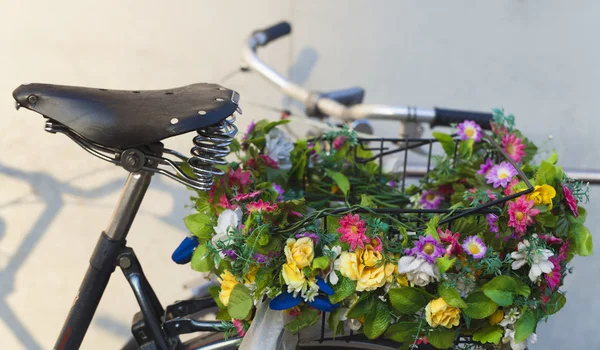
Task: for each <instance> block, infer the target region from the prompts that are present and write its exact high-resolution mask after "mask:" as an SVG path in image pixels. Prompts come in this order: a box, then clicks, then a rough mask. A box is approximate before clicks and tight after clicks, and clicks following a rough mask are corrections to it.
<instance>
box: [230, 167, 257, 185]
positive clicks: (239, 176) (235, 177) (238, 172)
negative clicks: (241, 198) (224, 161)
mask: <svg viewBox="0 0 600 350" xmlns="http://www.w3.org/2000/svg"><path fill="white" fill-rule="evenodd" d="M228 178H229V186H232V185H240V188H241V189H242V190H243V189H244V186H246V185H248V184H250V183H251V182H252V180H251V179H250V172H249V171H242V168H241V167H238V168H237V169H235V171H233V169H231V168H229V174H228Z"/></svg>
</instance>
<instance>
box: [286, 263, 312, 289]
mask: <svg viewBox="0 0 600 350" xmlns="http://www.w3.org/2000/svg"><path fill="white" fill-rule="evenodd" d="M281 274H282V275H283V279H284V280H285V284H287V285H288V292H289V293H294V295H296V294H298V293H300V292H301V291H302V289H303V288H304V287H305V285H306V278H305V277H304V273H303V272H302V270H301V269H299V268H298V267H297V266H296V265H294V264H284V265H283V269H282V270H281Z"/></svg>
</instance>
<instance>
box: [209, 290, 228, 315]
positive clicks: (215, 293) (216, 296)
mask: <svg viewBox="0 0 600 350" xmlns="http://www.w3.org/2000/svg"><path fill="white" fill-rule="evenodd" d="M220 290H221V287H220V286H212V287H210V288H208V294H209V295H210V296H211V297H212V298H213V299H214V300H215V303H217V306H218V307H219V309H224V308H225V305H223V303H222V302H221V298H219V291H220Z"/></svg>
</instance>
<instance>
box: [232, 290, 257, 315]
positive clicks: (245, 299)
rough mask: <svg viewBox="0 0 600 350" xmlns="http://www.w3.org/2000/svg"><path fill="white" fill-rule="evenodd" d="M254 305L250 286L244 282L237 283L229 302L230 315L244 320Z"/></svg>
mask: <svg viewBox="0 0 600 350" xmlns="http://www.w3.org/2000/svg"><path fill="white" fill-rule="evenodd" d="M253 305H254V304H253V302H252V296H251V295H250V291H249V290H248V288H246V286H244V285H243V284H236V285H235V287H233V290H232V291H231V294H230V295H229V304H227V312H228V313H229V315H230V316H231V317H232V318H236V319H238V320H243V319H245V318H246V317H247V316H248V314H249V313H250V310H252V306H253Z"/></svg>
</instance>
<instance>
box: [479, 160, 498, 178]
mask: <svg viewBox="0 0 600 350" xmlns="http://www.w3.org/2000/svg"><path fill="white" fill-rule="evenodd" d="M493 166H494V163H493V162H492V160H491V159H490V158H488V159H486V160H485V163H483V164H481V165H480V166H479V171H478V172H477V174H479V175H486V174H487V173H488V172H489V171H490V170H492V167H493Z"/></svg>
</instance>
